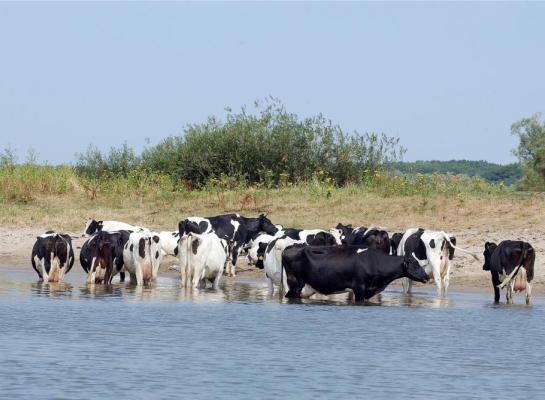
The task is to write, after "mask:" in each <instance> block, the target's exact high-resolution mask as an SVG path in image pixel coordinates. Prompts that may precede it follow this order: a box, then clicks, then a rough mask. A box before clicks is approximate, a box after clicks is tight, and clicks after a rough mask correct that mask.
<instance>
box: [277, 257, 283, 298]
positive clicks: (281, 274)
mask: <svg viewBox="0 0 545 400" xmlns="http://www.w3.org/2000/svg"><path fill="white" fill-rule="evenodd" d="M278 293H279V294H280V298H282V296H284V263H283V262H282V261H280V285H279V286H278Z"/></svg>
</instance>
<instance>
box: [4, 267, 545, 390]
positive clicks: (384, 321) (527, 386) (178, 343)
mask: <svg viewBox="0 0 545 400" xmlns="http://www.w3.org/2000/svg"><path fill="white" fill-rule="evenodd" d="M33 279H35V275H33V271H32V270H30V269H29V270H26V269H15V268H14V269H0V321H1V322H0V388H1V390H0V398H6V399H13V398H25V399H26V398H33V399H41V398H44V399H45V398H47V399H51V398H59V399H104V398H116V399H124V398H131V399H150V398H163V399H169V398H172V399H174V398H176V399H177V398H187V399H218V398H223V399H227V398H228V399H231V398H233V399H235V398H236V399H286V398H289V399H320V398H341V397H352V398H353V397H354V396H355V397H356V398H376V399H394V398H403V399H407V398H439V397H441V398H447V399H448V398H453V399H454V398H456V399H459V398H463V399H471V398H475V399H481V398H492V397H494V398H511V399H513V398H526V397H529V398H541V393H542V391H543V384H544V383H545V361H544V360H545V358H544V356H545V350H544V343H545V329H544V328H545V324H544V321H545V302H544V301H543V299H541V298H536V299H535V301H534V304H533V305H532V306H530V307H527V306H525V305H522V304H521V303H523V298H522V297H517V298H516V301H518V303H519V304H515V305H514V306H506V305H497V306H496V305H493V304H492V302H491V298H492V295H491V293H486V294H468V293H452V294H451V295H450V296H449V298H448V300H439V299H437V298H435V297H434V294H433V293H432V291H430V292H417V293H416V294H415V295H413V296H412V297H407V296H403V295H402V294H401V293H399V292H398V291H395V290H392V291H386V292H385V293H384V294H383V295H382V296H381V298H380V299H376V300H374V301H373V302H371V303H369V304H368V305H366V306H355V305H351V304H350V303H347V302H346V301H344V300H343V299H342V297H341V298H340V300H337V301H318V300H315V301H304V302H299V301H296V302H288V301H285V300H284V301H282V302H280V301H279V299H278V297H276V296H274V297H271V296H269V295H268V294H267V290H266V284H265V283H262V282H255V281H243V280H240V279H239V278H237V282H236V283H228V282H227V281H224V285H223V286H224V288H223V289H222V290H220V291H217V292H215V291H213V290H204V291H202V290H201V291H186V290H185V289H182V288H180V287H179V282H178V280H177V279H175V278H167V277H162V278H160V280H159V282H158V283H157V284H156V285H155V286H154V287H153V288H144V289H140V290H138V289H136V288H134V287H130V286H126V285H121V284H116V285H113V286H112V287H110V288H105V287H101V286H96V287H95V289H89V288H87V287H85V286H84V285H82V284H81V283H80V282H83V281H84V277H83V275H82V274H81V273H79V272H78V271H72V272H71V273H70V274H69V275H68V279H69V283H67V284H61V285H58V284H57V285H55V284H51V285H47V284H40V283H36V282H35V281H33Z"/></svg>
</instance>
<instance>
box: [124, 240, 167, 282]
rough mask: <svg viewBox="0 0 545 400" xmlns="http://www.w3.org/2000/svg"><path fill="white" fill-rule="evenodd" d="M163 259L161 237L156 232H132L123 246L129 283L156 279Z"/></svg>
mask: <svg viewBox="0 0 545 400" xmlns="http://www.w3.org/2000/svg"><path fill="white" fill-rule="evenodd" d="M162 259H163V253H162V251H161V238H160V237H159V234H158V233H157V232H149V231H140V232H133V233H131V234H130V236H129V240H128V241H127V243H126V244H125V247H124V248H123V260H124V263H125V270H126V271H127V272H128V273H129V274H130V276H131V283H136V284H137V285H138V286H142V285H144V284H147V283H150V282H153V281H155V280H156V279H157V273H158V271H159V266H160V265H161V261H162Z"/></svg>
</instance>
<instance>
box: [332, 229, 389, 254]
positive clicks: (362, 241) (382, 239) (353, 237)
mask: <svg viewBox="0 0 545 400" xmlns="http://www.w3.org/2000/svg"><path fill="white" fill-rule="evenodd" d="M335 229H337V230H338V231H339V233H340V237H341V243H342V244H347V245H349V246H365V247H368V248H370V249H375V250H380V251H382V252H383V253H385V254H390V237H389V236H388V232H386V231H384V230H381V229H377V228H366V227H364V226H360V227H357V228H352V225H343V224H341V223H338V224H337V226H336V227H335Z"/></svg>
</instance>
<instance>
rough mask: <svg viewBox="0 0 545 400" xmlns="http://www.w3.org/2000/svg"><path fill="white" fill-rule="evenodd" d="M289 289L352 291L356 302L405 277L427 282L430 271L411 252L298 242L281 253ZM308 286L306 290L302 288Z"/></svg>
mask: <svg viewBox="0 0 545 400" xmlns="http://www.w3.org/2000/svg"><path fill="white" fill-rule="evenodd" d="M282 265H283V266H284V269H285V272H286V277H287V283H288V287H289V291H288V293H287V294H286V297H287V298H300V297H309V296H311V295H312V294H314V293H316V292H318V293H321V294H324V295H330V294H335V293H342V292H345V291H347V290H349V289H350V290H352V292H353V293H354V299H355V301H356V302H361V301H364V300H367V299H370V298H371V297H373V296H374V295H376V294H378V293H380V292H382V291H383V290H384V289H385V288H386V287H387V286H388V285H389V284H390V283H391V282H392V281H394V280H395V279H399V278H402V277H407V278H409V279H414V280H416V281H418V282H426V281H427V280H428V274H427V273H426V272H425V271H424V269H423V268H422V266H421V265H420V263H419V261H418V260H416V258H414V257H413V256H412V255H409V256H406V257H398V256H391V255H387V254H384V253H383V252H382V251H379V250H374V249H362V248H359V247H358V246H346V245H343V246H320V247H316V246H305V245H302V244H295V245H292V246H289V247H287V248H286V249H284V252H283V254H282ZM303 289H305V290H303Z"/></svg>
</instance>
